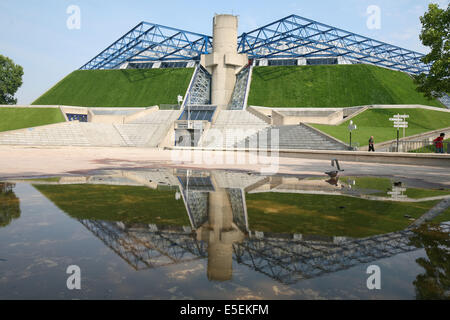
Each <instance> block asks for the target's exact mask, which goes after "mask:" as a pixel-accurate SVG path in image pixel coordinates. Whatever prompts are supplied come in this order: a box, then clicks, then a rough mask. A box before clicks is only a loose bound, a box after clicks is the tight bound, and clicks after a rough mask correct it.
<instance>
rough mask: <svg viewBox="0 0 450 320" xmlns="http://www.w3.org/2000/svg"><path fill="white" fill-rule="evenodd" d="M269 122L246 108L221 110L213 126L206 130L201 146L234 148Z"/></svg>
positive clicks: (265, 126)
mask: <svg viewBox="0 0 450 320" xmlns="http://www.w3.org/2000/svg"><path fill="white" fill-rule="evenodd" d="M267 127H268V124H267V123H266V122H264V121H263V120H261V119H259V118H258V117H256V116H254V115H253V114H251V113H250V112H248V111H245V110H221V111H220V113H219V114H218V116H217V119H216V121H215V122H214V124H213V125H212V126H211V128H210V129H209V130H208V131H207V132H205V134H204V136H203V138H202V143H201V146H202V147H205V148H217V149H219V148H232V147H233V146H234V145H235V144H236V143H237V142H239V141H242V140H244V139H245V138H246V137H249V136H251V135H254V134H255V133H256V132H258V131H260V130H261V129H264V128H267Z"/></svg>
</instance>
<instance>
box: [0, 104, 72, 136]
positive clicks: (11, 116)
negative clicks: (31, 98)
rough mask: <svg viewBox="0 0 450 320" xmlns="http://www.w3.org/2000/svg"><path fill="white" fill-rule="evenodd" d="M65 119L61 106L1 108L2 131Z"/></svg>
mask: <svg viewBox="0 0 450 320" xmlns="http://www.w3.org/2000/svg"><path fill="white" fill-rule="evenodd" d="M64 121H65V119H64V116H63V115H62V114H61V110H59V108H9V107H8V108H0V132H1V131H8V130H16V129H22V128H29V127H37V126H43V125H46V124H52V123H57V122H64Z"/></svg>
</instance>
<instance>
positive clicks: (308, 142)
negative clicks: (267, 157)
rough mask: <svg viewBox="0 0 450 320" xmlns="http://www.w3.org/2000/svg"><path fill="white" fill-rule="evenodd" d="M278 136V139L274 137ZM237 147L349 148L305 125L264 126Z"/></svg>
mask: <svg viewBox="0 0 450 320" xmlns="http://www.w3.org/2000/svg"><path fill="white" fill-rule="evenodd" d="M274 137H277V141H273V138H274ZM236 146H237V147H241V148H247V147H255V146H258V147H260V148H261V147H270V148H278V149H311V150H347V147H346V146H345V145H343V144H340V143H338V142H336V141H334V140H333V139H330V138H328V137H326V136H324V135H321V134H319V133H317V132H316V131H315V130H313V129H310V128H308V127H306V126H303V125H290V126H276V127H271V128H264V129H262V130H260V131H259V132H258V133H256V134H254V135H252V136H250V137H248V138H246V139H245V140H243V141H241V142H239V143H238V144H236Z"/></svg>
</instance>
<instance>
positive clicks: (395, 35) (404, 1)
mask: <svg viewBox="0 0 450 320" xmlns="http://www.w3.org/2000/svg"><path fill="white" fill-rule="evenodd" d="M431 2H433V3H439V4H440V6H441V7H444V5H445V6H446V5H447V4H448V0H395V1H394V0H315V1H311V0H307V1H306V0H297V1H293V0H277V1H273V0H272V1H266V0H259V1H248V0H226V1H214V0H209V1H206V0H190V1H187V0H167V1H161V0H159V1H153V0H146V1H144V0H140V1H137V0H135V1H124V0H122V1H115V0H110V1H107V0H69V1H66V0H40V1H39V0H0V54H2V55H6V56H8V57H10V58H12V59H13V60H14V61H15V62H16V63H18V64H20V65H22V66H23V68H24V73H25V74H24V77H23V81H24V83H23V85H22V87H21V88H20V89H19V91H18V93H17V95H16V96H17V97H18V103H19V104H29V103H31V102H33V101H34V100H35V99H36V98H37V97H39V96H40V95H41V94H42V93H43V92H45V91H46V90H48V89H49V88H51V87H52V86H53V85H54V84H55V83H57V82H58V81H59V80H61V79H62V78H63V77H64V76H66V75H67V74H68V73H70V72H71V71H73V70H75V69H78V68H79V67H80V66H81V65H83V64H84V63H86V62H87V61H89V60H90V59H91V58H92V57H94V56H95V55H96V54H98V53H99V52H100V51H101V50H103V49H105V48H106V47H107V46H108V45H110V44H111V43H112V42H113V41H115V40H116V39H118V38H119V37H120V36H122V35H123V34H124V33H126V32H127V31H128V30H129V29H131V28H132V27H134V26H135V25H136V24H138V23H139V22H140V21H148V22H154V23H159V24H163V25H167V26H171V27H176V28H180V29H185V30H189V31H193V32H199V33H206V34H211V33H212V30H211V29H212V26H211V24H212V17H213V15H214V14H215V13H231V14H235V15H239V34H240V33H242V32H244V31H249V30H252V29H255V28H257V27H259V26H262V25H265V24H267V23H270V22H272V21H275V20H278V19H280V18H282V17H285V16H288V15H290V14H297V15H300V16H304V17H307V18H310V19H314V20H317V21H320V22H323V23H326V24H329V25H332V26H335V27H339V28H341V29H345V30H348V31H352V32H355V33H359V34H362V35H365V36H369V37H372V38H374V39H377V40H381V41H385V42H388V43H392V44H396V45H398V46H400V47H404V48H407V49H411V50H415V51H419V52H422V53H427V48H425V47H423V46H422V45H421V43H420V40H419V38H418V36H419V33H420V28H421V25H420V21H419V17H420V16H421V15H423V13H424V12H425V11H426V8H427V6H428V4H429V3H431ZM70 5H77V6H78V7H79V8H80V10H81V28H80V29H79V30H76V29H73V30H69V29H68V28H67V26H66V21H67V19H68V17H69V14H67V13H66V10H67V8H68V7H69V6H70ZM370 5H376V6H378V7H379V8H380V9H381V28H380V29H368V28H367V24H366V22H367V19H368V15H367V13H366V10H367V7H368V6H370Z"/></svg>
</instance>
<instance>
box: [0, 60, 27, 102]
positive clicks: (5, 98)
mask: <svg viewBox="0 0 450 320" xmlns="http://www.w3.org/2000/svg"><path fill="white" fill-rule="evenodd" d="M22 76H23V68H22V67H21V66H19V65H18V64H15V63H14V61H12V60H11V59H9V58H8V57H5V56H2V55H1V54H0V104H16V103H17V99H16V98H14V95H15V94H16V92H17V89H19V88H20V86H21V85H22Z"/></svg>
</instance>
